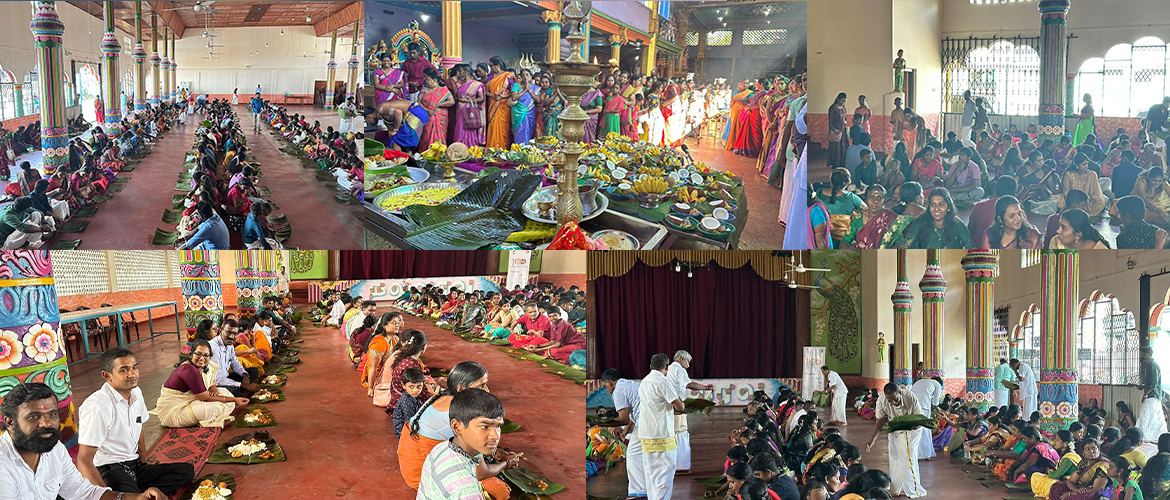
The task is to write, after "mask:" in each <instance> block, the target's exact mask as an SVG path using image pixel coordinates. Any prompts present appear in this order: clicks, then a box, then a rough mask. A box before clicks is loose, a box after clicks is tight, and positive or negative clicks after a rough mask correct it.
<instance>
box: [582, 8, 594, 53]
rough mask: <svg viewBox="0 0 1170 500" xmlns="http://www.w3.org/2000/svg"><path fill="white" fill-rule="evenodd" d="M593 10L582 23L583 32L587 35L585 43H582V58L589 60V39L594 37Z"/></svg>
mask: <svg viewBox="0 0 1170 500" xmlns="http://www.w3.org/2000/svg"><path fill="white" fill-rule="evenodd" d="M592 31H593V10H592V9H590V10H589V13H588V15H587V16H585V22H583V23H581V34H582V35H585V43H583V44H581V58H582V59H585V60H586V61H589V40H590V39H592V38H593V34H592Z"/></svg>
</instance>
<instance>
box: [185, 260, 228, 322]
mask: <svg viewBox="0 0 1170 500" xmlns="http://www.w3.org/2000/svg"><path fill="white" fill-rule="evenodd" d="M179 254H180V255H179V271H180V272H181V273H182V274H181V275H180V279H179V282H180V285H181V286H182V290H183V319H184V322H185V323H186V324H187V342H191V341H193V340H195V329H196V328H197V327H198V326H199V323H200V322H202V321H203V320H205V319H209V320H211V321H213V322H215V323H218V322H219V317H220V315H222V314H223V285H222V283H220V278H219V257H218V253H217V252H216V251H215V250H182V251H180V252H179Z"/></svg>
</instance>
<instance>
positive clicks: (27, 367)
mask: <svg viewBox="0 0 1170 500" xmlns="http://www.w3.org/2000/svg"><path fill="white" fill-rule="evenodd" d="M42 3H50V4H51V3H52V2H37V4H38V5H37V10H38V12H39V11H40V10H41V5H40V4H42ZM50 7H51V6H50ZM33 19H34V22H35V20H36V17H35V16H34V18H33ZM0 267H2V268H3V270H4V275H5V276H4V278H5V279H3V280H0V298H3V300H0V401H2V400H3V398H4V397H5V396H7V395H8V393H9V392H10V391H12V388H13V387H15V386H17V385H18V384H22V383H32V382H40V383H43V384H45V385H47V386H49V388H50V389H52V390H53V394H55V395H56V396H57V408H58V410H60V413H61V442H63V443H65V446H66V447H68V448H73V447H75V446H76V445H77V415H76V412H75V411H74V406H73V391H72V389H71V387H70V383H69V365H68V362H67V359H66V357H65V346H64V342H63V341H62V338H61V323H60V320H61V314H60V312H59V310H58V309H57V286H56V284H55V282H54V279H53V266H52V264H51V262H50V259H49V251H48V250H10V251H5V252H3V253H0Z"/></svg>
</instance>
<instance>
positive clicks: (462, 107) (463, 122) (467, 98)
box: [451, 64, 487, 146]
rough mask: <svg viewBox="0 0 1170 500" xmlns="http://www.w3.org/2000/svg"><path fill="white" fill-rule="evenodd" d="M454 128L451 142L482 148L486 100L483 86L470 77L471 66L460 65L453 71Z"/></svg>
mask: <svg viewBox="0 0 1170 500" xmlns="http://www.w3.org/2000/svg"><path fill="white" fill-rule="evenodd" d="M455 81H456V85H457V87H456V89H455V99H456V101H457V103H456V104H455V127H454V130H453V131H452V132H453V135H452V136H451V141H452V142H462V143H463V144H466V145H468V146H483V144H484V130H485V125H486V123H485V120H484V114H483V103H484V100H485V99H487V95H486V94H485V92H484V85H483V84H482V83H480V82H479V81H477V80H475V79H474V78H472V77H471V65H469V64H460V65H458V66H456V71H455Z"/></svg>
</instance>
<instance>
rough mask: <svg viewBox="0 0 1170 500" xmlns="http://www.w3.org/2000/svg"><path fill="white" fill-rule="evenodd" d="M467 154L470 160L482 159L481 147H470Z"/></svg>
mask: <svg viewBox="0 0 1170 500" xmlns="http://www.w3.org/2000/svg"><path fill="white" fill-rule="evenodd" d="M467 154H468V155H470V156H471V157H472V158H483V146H472V147H471V148H470V149H469V151H468V153H467Z"/></svg>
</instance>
